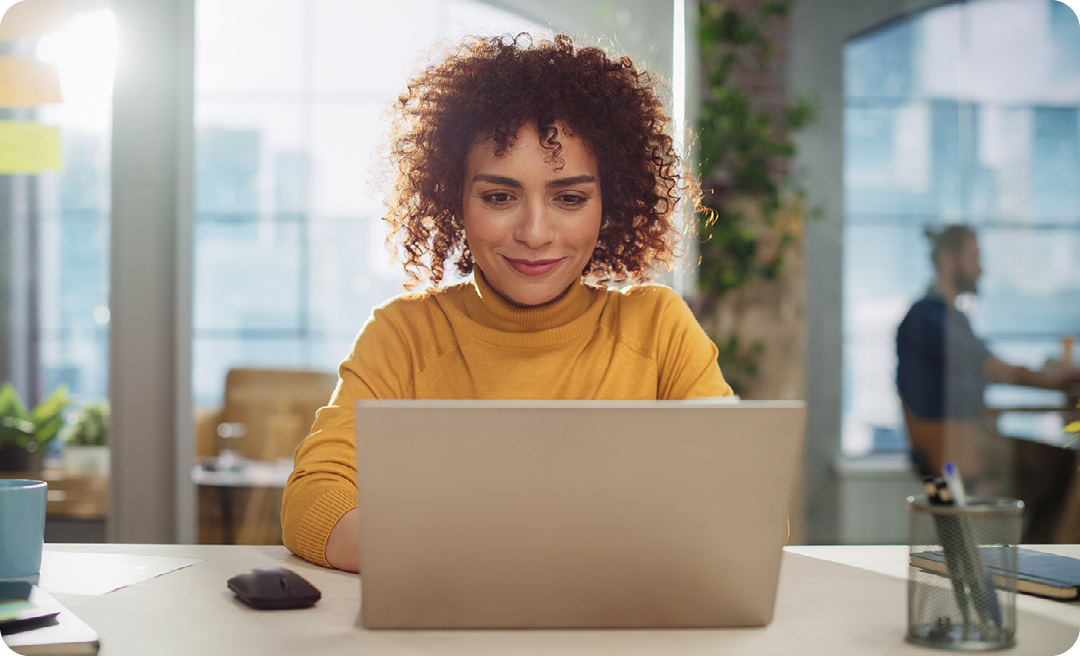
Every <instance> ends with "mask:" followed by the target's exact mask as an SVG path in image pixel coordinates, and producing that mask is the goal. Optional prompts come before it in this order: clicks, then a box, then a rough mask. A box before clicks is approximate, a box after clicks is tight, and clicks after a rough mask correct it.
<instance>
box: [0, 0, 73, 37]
mask: <svg viewBox="0 0 1080 656" xmlns="http://www.w3.org/2000/svg"><path fill="white" fill-rule="evenodd" d="M66 17H67V6H66V3H65V0H22V2H19V3H16V4H14V5H12V6H11V7H9V8H8V10H7V11H6V12H4V16H3V18H0V40H9V39H26V38H30V37H38V36H44V35H46V34H48V33H49V32H53V31H55V30H56V29H57V28H59V27H60V25H62V24H63V22H64V19H65V18H66Z"/></svg>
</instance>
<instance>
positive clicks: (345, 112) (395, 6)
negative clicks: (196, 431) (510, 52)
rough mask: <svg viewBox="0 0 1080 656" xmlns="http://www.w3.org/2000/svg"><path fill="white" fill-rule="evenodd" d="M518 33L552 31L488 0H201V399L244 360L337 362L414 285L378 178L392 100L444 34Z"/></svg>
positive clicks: (207, 403)
mask: <svg viewBox="0 0 1080 656" xmlns="http://www.w3.org/2000/svg"><path fill="white" fill-rule="evenodd" d="M240 25H242V26H243V28H242V29H238V28H237V26H240ZM520 31H529V32H531V33H533V34H534V35H536V36H544V35H549V34H550V32H549V31H548V30H545V29H543V28H541V27H540V26H538V25H536V24H534V23H531V22H529V21H527V20H525V19H522V18H520V17H517V16H515V15H513V14H511V13H509V12H506V11H503V10H500V9H497V8H494V7H492V6H490V5H488V4H486V3H484V2H480V1H479V0H406V1H401V2H388V3H368V2H354V1H352V0H257V1H256V0H204V1H200V2H197V3H196V34H195V53H196V74H195V134H196V143H195V211H196V217H195V230H194V263H193V272H194V273H193V286H192V297H193V300H192V313H193V335H192V388H193V389H192V392H193V399H194V404H195V406H196V407H214V406H217V405H219V404H220V402H221V398H222V393H223V387H224V383H225V375H226V373H227V372H228V370H229V369H231V368H234V367H281V368H300V369H316V370H324V371H331V372H336V370H337V366H338V363H339V362H340V361H341V360H342V359H343V358H344V357H345V355H346V354H347V353H348V350H349V348H350V346H351V344H352V342H353V340H354V338H355V337H356V334H357V333H358V331H359V330H360V329H361V328H362V327H363V325H364V323H365V322H366V321H367V319H368V317H369V315H370V314H371V311H372V309H373V308H374V307H375V306H377V305H379V304H381V303H383V302H384V301H386V300H387V299H389V298H390V297H392V296H394V295H396V294H399V293H401V292H402V291H403V289H402V287H401V283H402V281H403V280H404V274H403V271H402V269H401V266H400V265H399V264H397V263H396V262H393V261H391V255H390V253H389V251H388V250H387V247H386V245H385V238H386V229H385V227H384V224H383V221H382V219H381V217H382V214H383V194H384V189H385V187H380V185H379V182H380V181H379V179H378V171H379V170H380V169H379V166H380V160H379V158H380V157H383V156H385V154H386V152H387V150H386V147H385V144H386V143H387V140H386V133H387V130H388V127H389V112H388V110H389V106H390V104H391V102H392V101H393V100H394V99H395V98H396V96H397V94H398V93H399V91H400V90H401V89H403V88H404V86H405V83H406V81H407V80H408V78H409V77H410V76H411V74H412V73H413V72H415V71H416V70H419V66H421V65H423V64H424V63H425V61H426V56H427V55H428V54H429V53H430V52H431V51H432V45H433V44H436V43H442V44H449V43H454V42H457V41H458V40H460V38H461V37H462V36H465V35H470V34H476V35H497V34H504V33H508V32H509V33H516V32H520Z"/></svg>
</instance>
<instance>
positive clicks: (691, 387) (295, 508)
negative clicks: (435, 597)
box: [281, 275, 732, 565]
mask: <svg viewBox="0 0 1080 656" xmlns="http://www.w3.org/2000/svg"><path fill="white" fill-rule="evenodd" d="M716 356H717V350H716V346H715V345H714V344H713V343H712V341H711V340H710V339H709V338H708V336H706V335H705V332H704V331H703V330H702V329H701V327H700V326H699V325H698V323H697V321H696V320H695V319H694V316H693V315H692V314H691V313H690V309H689V308H688V307H687V306H686V304H685V303H684V302H683V300H682V299H681V298H679V297H678V296H677V295H676V294H675V293H674V292H673V291H671V290H670V289H668V288H667V287H662V286H657V285H644V286H640V287H634V288H631V289H630V290H628V291H614V290H607V289H603V288H599V287H592V286H588V285H585V284H576V285H574V286H573V287H571V288H570V289H569V290H568V291H567V293H566V294H564V295H563V296H562V297H561V298H559V299H558V300H556V301H554V302H553V303H550V304H548V305H545V306H542V307H536V308H523V307H518V306H515V305H512V304H510V303H508V302H507V301H505V300H504V299H502V298H501V297H500V296H499V295H498V294H496V293H495V292H493V291H492V290H491V288H490V287H489V286H488V285H487V283H486V281H484V279H483V276H481V275H476V276H474V277H473V279H471V280H469V281H467V282H465V283H462V284H459V285H455V286H453V287H448V288H446V289H444V290H441V291H437V292H429V293H427V294H421V295H413V296H403V297H399V298H396V299H394V300H391V301H390V302H388V303H387V304H385V305H383V306H382V307H380V308H378V309H376V310H375V312H374V314H373V315H372V318H371V319H370V320H369V321H368V323H367V325H365V326H364V328H363V330H362V331H361V332H360V335H359V336H358V337H357V339H356V342H355V344H354V345H353V349H352V352H351V353H349V356H348V357H347V358H346V359H345V361H344V362H342V363H341V368H340V375H341V378H340V380H339V381H338V386H337V389H336V390H335V391H334V394H333V396H332V397H331V398H330V403H329V405H327V406H326V407H325V408H323V409H321V410H320V411H319V412H318V414H317V415H316V418H315V424H314V426H312V429H311V434H310V435H309V436H308V437H307V439H305V440H304V442H303V443H302V444H301V445H300V447H299V449H298V450H297V452H296V461H295V468H294V469H293V473H292V475H291V476H290V477H289V482H288V485H287V486H286V487H285V495H284V499H283V501H282V509H281V524H282V533H283V538H284V542H285V546H286V547H288V548H289V549H290V550H292V551H293V552H294V553H296V554H297V555H299V556H301V557H303V558H305V559H307V560H309V561H311V562H313V563H318V564H321V565H328V563H327V562H326V557H325V555H324V552H325V549H326V540H327V538H328V537H329V535H330V531H331V530H332V529H333V528H334V525H335V524H336V523H337V521H338V520H339V519H340V518H341V516H342V515H344V514H345V513H346V512H348V511H349V510H351V509H352V508H355V507H356V505H357V499H356V466H355V462H354V459H355V452H356V441H355V436H354V434H353V406H354V405H355V402H356V401H357V400H358V399H628V400H630V399H642V400H656V399H687V398H702V397H715V396H729V395H731V393H732V392H731V387H730V386H729V385H728V384H727V383H726V382H725V381H724V377H723V375H722V374H721V373H720V367H719V366H718V365H717V363H716Z"/></svg>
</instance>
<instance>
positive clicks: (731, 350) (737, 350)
mask: <svg viewBox="0 0 1080 656" xmlns="http://www.w3.org/2000/svg"><path fill="white" fill-rule="evenodd" d="M716 346H717V348H718V349H719V351H720V353H719V354H718V356H717V358H716V360H717V362H719V363H720V369H721V370H722V371H723V372H724V380H726V381H727V383H728V385H731V391H733V392H735V394H737V395H739V396H743V395H745V394H746V392H747V386H746V382H745V381H746V380H747V379H752V378H754V377H755V376H757V372H758V364H757V363H758V359H759V358H760V357H761V354H762V353H763V352H764V351H765V345H764V344H762V343H761V342H754V343H753V344H751V345H750V346H749V347H745V348H744V347H743V346H742V344H740V343H739V338H738V337H735V336H734V335H731V336H730V337H728V338H727V339H726V340H718V341H717V344H716Z"/></svg>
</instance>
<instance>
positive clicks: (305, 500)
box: [281, 309, 412, 567]
mask: <svg viewBox="0 0 1080 656" xmlns="http://www.w3.org/2000/svg"><path fill="white" fill-rule="evenodd" d="M411 369H412V367H411V363H410V358H409V350H408V349H407V348H406V346H405V342H404V340H403V339H402V338H401V335H400V334H399V333H398V331H397V330H396V328H395V326H394V322H393V321H391V320H389V319H388V318H387V317H386V315H385V310H382V309H381V310H376V311H375V314H374V315H373V317H372V319H371V320H370V321H369V322H368V323H367V325H365V326H364V329H363V330H362V331H361V332H360V335H359V336H358V337H357V339H356V341H355V342H354V344H353V348H352V350H351V352H350V353H349V355H348V357H347V358H346V359H345V360H344V361H343V362H342V363H341V366H340V367H339V369H338V372H339V376H340V378H339V380H338V384H337V388H336V389H335V390H334V393H333V395H332V396H331V397H330V402H329V403H328V404H327V405H326V407H324V408H322V409H320V410H319V412H318V413H317V414H316V416H315V423H314V425H313V426H312V427H311V433H310V434H309V435H308V436H307V438H305V439H304V441H303V442H302V443H301V444H300V446H299V447H298V448H297V451H296V456H295V459H294V465H293V472H292V474H291V475H290V476H289V480H288V483H286V485H285V492H284V495H283V497H282V503H281V529H282V541H283V542H284V543H285V546H286V547H288V549H289V550H290V551H292V552H293V553H295V554H296V555H298V556H300V557H301V558H303V559H305V560H307V561H310V562H312V563H316V564H319V565H323V566H325V567H329V563H328V562H327V561H326V553H325V552H326V541H327V539H328V538H329V537H330V531H331V530H333V528H334V526H335V525H336V524H337V522H338V520H340V519H341V517H342V515H344V514H345V513H347V512H348V511H350V510H352V509H353V508H355V507H356V506H357V498H356V435H355V433H354V425H355V420H354V415H353V413H354V409H355V405H356V402H357V401H359V400H361V399H380V398H383V399H393V398H409V396H411V377H410V376H409V373H410V372H411Z"/></svg>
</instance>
